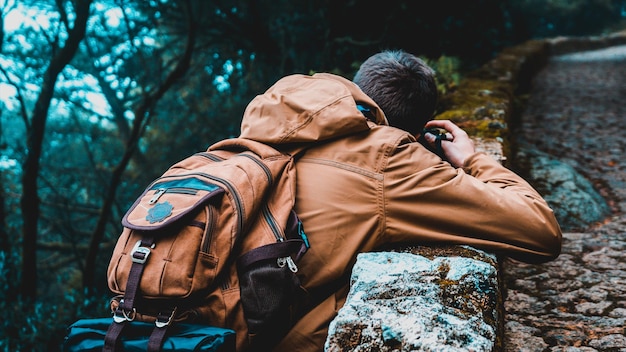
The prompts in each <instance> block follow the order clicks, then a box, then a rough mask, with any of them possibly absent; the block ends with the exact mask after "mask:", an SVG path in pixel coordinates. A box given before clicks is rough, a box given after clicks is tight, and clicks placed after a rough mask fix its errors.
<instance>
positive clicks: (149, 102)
mask: <svg viewBox="0 0 626 352" xmlns="http://www.w3.org/2000/svg"><path fill="white" fill-rule="evenodd" d="M185 5H186V6H185V9H186V12H187V13H186V15H187V17H188V18H189V21H188V23H189V28H188V33H187V42H186V45H185V52H184V53H183V56H182V57H181V58H180V60H179V61H178V63H177V64H176V67H175V68H174V69H173V70H172V71H171V72H170V73H169V74H168V76H167V77H166V78H165V80H164V81H163V82H162V84H161V85H159V86H158V87H157V88H156V89H155V90H153V91H152V93H150V94H147V95H146V96H145V97H144V98H143V99H142V100H141V102H140V103H139V105H138V106H137V107H136V108H135V109H134V111H133V112H134V115H135V119H134V121H133V126H132V129H131V132H130V136H129V138H128V140H127V142H126V148H125V150H124V155H123V156H122V159H121V160H120V161H119V163H118V164H117V165H116V166H115V169H114V170H113V173H112V175H111V179H110V181H109V187H108V192H107V196H106V198H105V199H104V202H103V203H102V207H101V208H100V216H99V217H98V223H97V225H96V228H95V229H94V232H93V234H92V236H91V242H90V244H89V250H88V251H87V256H86V258H85V271H84V272H83V287H84V288H85V289H86V290H87V292H88V293H93V292H92V291H93V287H94V278H95V277H96V275H95V272H96V259H97V254H98V249H99V246H100V242H102V238H103V237H104V231H105V227H106V223H107V221H108V218H109V216H110V214H111V207H112V206H113V202H114V200H115V193H116V190H117V187H118V186H119V184H120V182H121V180H122V175H123V173H124V171H125V170H126V167H127V166H128V163H129V162H130V160H131V158H132V156H133V154H134V152H135V150H136V148H137V144H138V143H139V140H140V139H141V135H142V133H143V131H144V130H145V127H146V125H147V119H148V117H149V115H150V113H151V110H152V109H153V107H154V106H155V105H156V103H157V102H158V100H159V99H160V98H161V97H162V96H163V95H164V94H165V92H167V90H168V89H170V88H171V87H172V85H173V84H174V83H175V82H176V81H177V80H179V79H181V78H182V77H184V76H185V74H186V72H187V70H188V69H189V66H190V64H191V57H192V54H193V49H194V46H195V41H196V21H195V19H194V18H193V11H192V9H191V5H190V4H189V1H186V2H185Z"/></svg>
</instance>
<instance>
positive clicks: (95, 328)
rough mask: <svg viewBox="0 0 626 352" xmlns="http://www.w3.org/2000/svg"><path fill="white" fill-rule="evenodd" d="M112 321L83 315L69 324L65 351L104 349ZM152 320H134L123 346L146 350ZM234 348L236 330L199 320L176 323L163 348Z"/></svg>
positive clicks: (220, 351)
mask: <svg viewBox="0 0 626 352" xmlns="http://www.w3.org/2000/svg"><path fill="white" fill-rule="evenodd" d="M112 322H113V319H112V318H95V319H81V320H78V321H77V322H75V323H74V324H72V325H70V326H69V327H68V330H67V335H66V336H65V340H64V342H63V352H78V351H81V352H85V351H102V348H103V347H104V336H105V335H106V332H107V329H108V328H109V326H110V325H111V323H112ZM154 328H155V325H154V324H152V323H145V322H131V323H130V326H128V327H127V328H126V329H127V330H124V331H125V332H124V335H123V336H122V337H121V341H120V343H121V345H122V346H121V347H123V348H122V350H124V351H126V352H135V351H137V352H138V351H146V349H147V346H148V339H149V337H150V333H151V332H152V330H153V329H154ZM234 350H235V331H233V330H230V329H223V328H218V327H214V326H206V325H199V324H183V323H180V324H173V325H172V326H171V327H170V328H169V329H168V333H167V336H166V338H165V340H164V341H163V347H162V349H161V351H177V352H186V351H194V352H195V351H198V352H200V351H212V352H213V351H214V352H231V351H234Z"/></svg>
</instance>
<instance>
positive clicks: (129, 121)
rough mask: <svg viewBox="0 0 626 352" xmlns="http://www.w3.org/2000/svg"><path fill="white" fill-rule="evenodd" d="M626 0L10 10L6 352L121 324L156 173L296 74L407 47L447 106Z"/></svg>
mask: <svg viewBox="0 0 626 352" xmlns="http://www.w3.org/2000/svg"><path fill="white" fill-rule="evenodd" d="M625 16H626V0H576V1H569V0H567V1H566V0H561V1H550V2H545V1H539V0H505V1H496V0H469V1H467V0H464V1H462V0H443V1H437V2H432V3H429V4H428V6H426V4H424V3H422V2H417V1H407V0H388V1H385V2H384V5H383V4H380V3H372V2H371V1H365V0H351V1H331V0H302V1H287V0H272V1H268V0H259V1H241V0H180V1H173V0H21V1H18V0H0V24H1V26H0V182H1V184H2V187H0V287H1V290H0V309H1V310H2V311H3V312H4V313H5V317H4V318H5V319H3V321H2V322H0V349H2V350H5V351H18V350H20V351H21V350H24V351H26V350H28V351H38V350H40V351H44V350H45V351H54V350H58V348H59V345H60V342H61V339H62V337H63V335H64V328H65V327H66V326H67V325H68V324H69V323H71V322H73V321H74V320H76V319H78V318H80V317H84V316H105V315H107V313H108V307H107V300H108V297H109V292H108V289H107V286H106V278H105V275H106V267H107V264H108V260H109V256H110V254H111V251H112V247H113V245H114V244H115V241H116V239H117V236H118V235H119V233H120V231H121V224H120V219H121V217H122V216H123V214H124V213H125V211H126V209H127V208H128V206H129V205H130V204H131V203H132V201H134V199H135V198H136V197H137V196H138V195H139V194H140V193H141V191H142V190H143V188H144V187H145V186H146V185H147V183H148V182H149V181H151V180H152V179H153V178H155V177H157V176H159V175H160V174H161V173H162V172H163V171H164V170H165V168H167V167H168V166H170V165H171V164H172V163H174V162H176V161H178V160H180V159H181V158H183V157H185V156H187V155H189V154H191V153H193V152H196V151H199V150H203V149H205V148H206V147H207V146H209V145H210V144H212V143H213V142H215V141H217V140H220V139H223V138H227V137H232V136H237V135H238V133H239V122H240V119H241V116H242V114H243V111H244V109H245V107H246V105H247V103H248V102H249V101H250V100H251V99H252V98H253V97H254V96H255V95H256V94H259V93H262V92H263V91H264V90H265V89H267V88H268V87H269V86H270V85H271V84H272V83H274V82H275V81H276V80H277V79H279V78H280V77H282V76H284V75H287V74H292V73H305V74H308V73H311V72H334V73H337V74H341V75H344V76H346V77H348V78H352V75H353V74H354V72H355V70H356V68H357V67H358V65H359V64H360V62H362V61H363V60H365V59H366V58H367V57H368V56H369V55H371V54H373V53H375V52H378V51H380V50H381V49H404V50H406V51H409V52H411V53H414V54H416V55H418V56H421V57H423V58H424V59H426V60H427V61H428V62H429V63H431V64H432V65H433V67H434V68H435V69H436V70H437V72H438V74H439V77H438V78H439V80H440V88H441V90H442V94H444V93H445V92H446V90H448V89H453V86H454V81H455V80H456V79H457V77H459V76H460V75H462V74H463V73H464V72H467V71H468V70H471V69H473V68H476V67H478V66H479V65H482V64H483V63H485V62H486V61H488V60H489V59H490V58H492V57H493V56H494V55H495V54H497V53H498V52H499V51H500V50H501V49H502V48H504V47H507V46H511V45H515V44H518V43H521V42H523V41H526V40H528V39H532V38H543V37H554V36H560V35H567V36H582V35H600V34H603V33H607V32H611V31H617V30H621V29H623V28H624V21H625Z"/></svg>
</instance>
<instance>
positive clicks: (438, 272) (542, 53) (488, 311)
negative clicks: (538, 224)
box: [325, 31, 626, 352]
mask: <svg viewBox="0 0 626 352" xmlns="http://www.w3.org/2000/svg"><path fill="white" fill-rule="evenodd" d="M621 44H626V31H625V32H619V33H615V34H611V35H607V36H604V37H587V38H554V39H548V40H530V41H528V42H526V43H523V44H521V45H518V46H515V47H512V48H507V49H504V50H503V51H502V52H501V53H500V54H499V55H498V56H497V57H496V58H494V59H493V60H492V61H490V62H488V63H487V64H485V65H484V66H482V67H481V68H479V69H478V70H476V71H475V72H472V73H470V74H469V75H468V76H467V77H466V78H464V79H463V80H462V81H461V83H460V84H459V86H458V88H457V89H456V90H455V91H453V92H451V93H450V94H447V95H446V96H445V97H443V99H442V101H441V104H442V106H443V108H444V111H443V112H442V113H440V114H439V115H438V116H437V117H436V118H438V119H450V120H453V121H455V122H456V123H457V124H459V125H460V126H462V127H463V128H464V129H466V130H467V131H468V133H469V134H470V135H472V136H476V138H475V139H474V141H475V144H476V148H477V149H478V150H482V151H485V152H487V153H488V154H489V155H491V156H493V157H494V158H496V160H499V161H500V162H501V163H503V164H505V166H508V165H507V164H508V163H510V162H511V160H510V159H511V156H512V155H513V154H514V150H515V145H512V144H511V143H512V141H511V139H510V138H509V136H510V134H511V126H515V123H516V119H517V116H516V113H517V112H516V106H517V105H518V104H519V102H517V101H516V100H517V99H518V97H519V96H520V95H523V94H526V93H527V92H528V89H529V87H530V83H531V81H532V78H533V77H534V75H535V74H536V73H537V72H539V70H541V69H542V68H543V67H544V66H545V64H546V63H547V61H548V58H549V57H550V56H551V55H559V54H562V53H568V52H573V51H585V50H592V49H600V48H605V47H609V46H614V45H621ZM499 268H500V261H499V260H496V258H494V256H492V255H490V254H488V253H485V252H482V251H479V250H476V249H473V248H471V247H467V246H451V247H412V248H404V249H399V250H397V251H388V252H377V253H364V254H362V255H360V256H359V257H358V259H357V263H356V265H355V267H354V270H353V274H352V279H351V280H352V281H351V288H350V293H349V295H348V299H347V301H346V304H345V305H344V307H343V308H342V309H341V310H340V311H339V313H338V316H337V317H336V319H335V320H333V322H332V323H331V325H330V329H329V335H328V339H327V341H326V346H325V350H326V351H332V352H339V351H355V350H359V351H414V350H431V351H435V350H445V351H468V350H472V351H475V352H480V351H485V352H494V351H501V350H503V342H502V341H503V338H504V336H503V333H504V329H503V327H504V321H503V318H504V308H503V292H502V290H503V287H502V283H501V280H500V279H499V276H500V270H499Z"/></svg>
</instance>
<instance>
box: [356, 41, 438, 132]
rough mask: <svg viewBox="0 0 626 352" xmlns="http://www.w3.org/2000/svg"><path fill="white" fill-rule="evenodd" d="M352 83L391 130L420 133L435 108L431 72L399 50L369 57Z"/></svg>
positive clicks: (420, 61) (434, 89)
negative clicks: (380, 113) (382, 115)
mask: <svg viewBox="0 0 626 352" xmlns="http://www.w3.org/2000/svg"><path fill="white" fill-rule="evenodd" d="M353 82H354V83H356V85H357V86H359V87H360V88H361V90H362V91H363V92H364V93H365V94H367V95H368V96H370V97H371V98H372V99H373V100H374V101H375V102H376V104H378V106H380V108H381V109H382V110H383V112H384V113H385V115H386V116H387V120H389V124H390V125H391V126H395V127H398V128H401V129H403V130H406V131H408V132H410V133H412V134H418V133H420V132H421V130H422V128H423V127H424V124H425V123H426V122H427V121H429V120H431V119H432V118H433V113H434V112H435V108H436V106H437V84H436V81H435V71H434V70H433V69H432V68H431V67H429V66H428V65H427V64H426V63H425V62H424V61H423V60H422V59H420V58H418V57H417V56H415V55H412V54H409V53H406V52H404V51H402V50H386V51H382V52H380V53H377V54H375V55H372V56H370V57H369V58H368V59H367V60H365V62H363V64H361V67H360V68H359V70H358V71H357V73H356V74H355V76H354V79H353Z"/></svg>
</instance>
